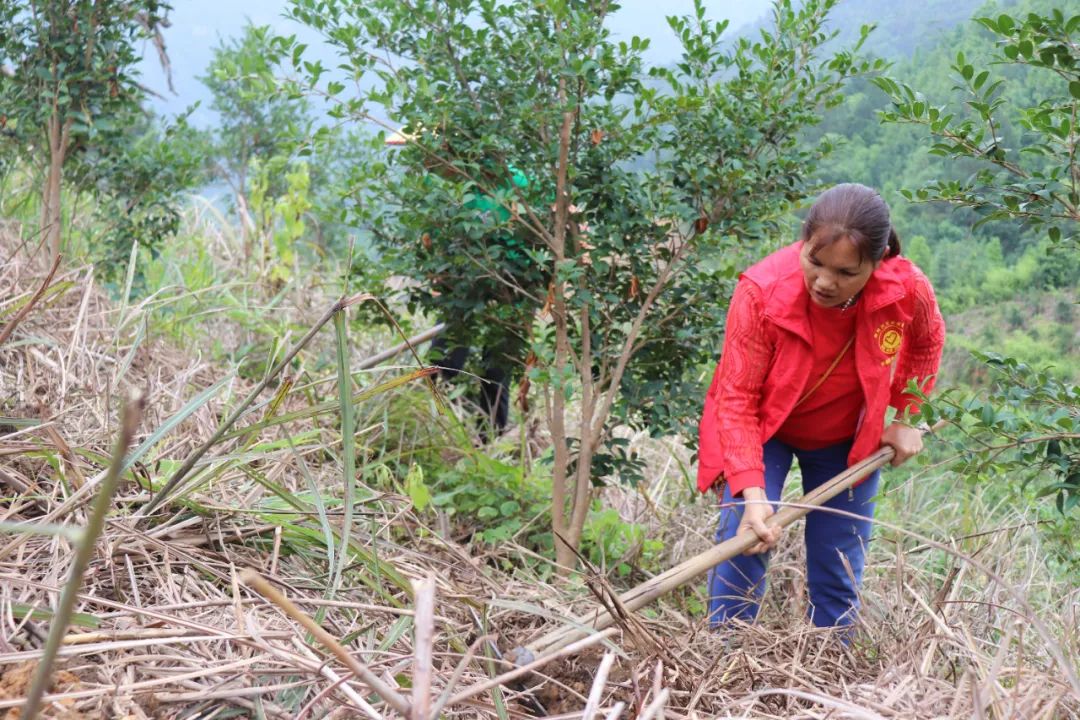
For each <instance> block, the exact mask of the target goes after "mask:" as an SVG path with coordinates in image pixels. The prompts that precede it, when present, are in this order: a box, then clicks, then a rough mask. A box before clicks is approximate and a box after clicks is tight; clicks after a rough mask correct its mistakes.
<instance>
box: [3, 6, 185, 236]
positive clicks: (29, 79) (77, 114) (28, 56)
mask: <svg viewBox="0 0 1080 720" xmlns="http://www.w3.org/2000/svg"><path fill="white" fill-rule="evenodd" d="M168 9H169V6H168V5H167V4H165V3H164V2H160V1H159V0H43V1H41V2H38V1H37V0H26V1H23V2H20V1H16V2H6V3H3V4H0V27H3V28H4V32H3V33H0V65H8V66H9V70H10V72H9V73H4V74H0V107H3V108H4V126H5V129H6V130H8V131H10V132H11V134H12V135H13V136H14V139H15V141H16V142H18V143H19V144H20V148H21V149H22V150H23V152H24V154H25V155H27V156H28V157H29V158H30V160H31V163H32V164H33V165H34V166H36V167H40V168H41V169H42V175H43V179H42V188H41V233H42V239H43V240H44V241H45V242H46V244H47V247H48V248H49V251H50V252H51V254H52V255H53V256H54V257H55V256H57V255H59V253H60V245H61V234H60V233H61V189H62V186H63V176H64V168H65V165H66V164H67V163H68V161H69V160H70V159H71V158H72V157H74V156H78V155H80V154H82V153H83V152H84V151H85V150H86V149H87V148H88V147H89V146H91V145H94V146H97V147H99V148H106V147H108V146H109V145H110V143H111V142H113V141H114V140H115V139H116V137H117V135H118V134H119V133H121V132H122V130H123V123H124V120H125V119H128V118H130V117H131V114H132V113H134V112H138V111H139V108H140V106H141V103H142V100H143V99H144V96H145V90H144V89H143V88H142V86H140V85H139V83H138V82H137V71H136V65H137V63H138V61H139V59H140V55H139V53H137V52H136V50H135V47H136V43H138V42H139V41H141V40H146V39H149V40H152V41H154V42H155V43H156V44H157V46H158V48H159V50H160V51H161V52H162V59H163V62H164V43H163V42H162V40H161V35H160V33H159V28H160V26H161V25H162V21H163V19H164V14H165V13H166V12H167V11H168Z"/></svg>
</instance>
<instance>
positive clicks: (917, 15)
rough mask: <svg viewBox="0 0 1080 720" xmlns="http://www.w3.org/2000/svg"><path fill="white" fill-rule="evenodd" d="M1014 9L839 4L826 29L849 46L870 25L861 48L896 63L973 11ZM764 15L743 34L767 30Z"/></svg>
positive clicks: (880, 1) (878, 1)
mask: <svg viewBox="0 0 1080 720" xmlns="http://www.w3.org/2000/svg"><path fill="white" fill-rule="evenodd" d="M1012 5H1015V0H1002V2H986V0H889V1H885V0H841V1H840V2H839V3H837V5H836V7H835V8H833V10H832V11H831V12H830V13H829V23H828V24H829V27H830V29H832V30H836V31H838V35H837V37H836V39H835V40H834V41H833V42H834V43H835V44H836V46H837V47H842V46H850V45H851V44H852V43H854V42H855V41H856V40H858V39H859V29H860V28H861V27H862V26H863V25H867V24H870V23H874V24H876V25H877V29H876V30H875V31H874V33H873V34H872V35H871V36H870V40H869V41H868V42H867V44H866V46H865V47H864V50H865V52H867V53H868V54H871V55H875V56H877V57H883V58H887V59H889V60H897V59H900V58H907V57H911V56H912V55H913V54H914V53H915V51H916V50H920V49H923V48H927V47H932V46H934V45H936V44H937V43H938V42H939V41H940V40H941V39H942V38H943V37H945V35H946V33H948V31H950V30H952V29H953V28H955V27H956V26H958V25H961V24H962V23H964V22H966V21H967V20H968V19H969V18H971V16H972V15H975V14H976V12H977V11H979V10H980V9H981V10H984V11H986V12H991V11H992V10H993V9H994V8H1007V7H1010V6H1012ZM771 25H772V19H771V17H770V16H769V15H766V16H765V17H763V18H762V19H761V20H759V21H758V22H757V23H755V24H753V25H750V26H748V27H747V29H746V30H745V31H744V34H746V35H751V36H753V35H756V34H757V31H758V30H759V29H761V28H763V27H770V26H771Z"/></svg>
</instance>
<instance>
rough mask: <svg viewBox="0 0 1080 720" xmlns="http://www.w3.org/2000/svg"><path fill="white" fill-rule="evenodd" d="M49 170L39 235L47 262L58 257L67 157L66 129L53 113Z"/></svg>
mask: <svg viewBox="0 0 1080 720" xmlns="http://www.w3.org/2000/svg"><path fill="white" fill-rule="evenodd" d="M48 136H49V169H48V172H47V173H46V176H45V183H44V185H43V186H42V189H41V234H42V239H43V240H44V241H45V243H46V245H47V246H48V248H49V262H50V263H51V262H54V261H55V260H56V258H57V257H58V256H59V255H60V249H61V248H60V238H61V235H60V230H61V225H60V221H61V206H60V201H61V198H60V187H61V185H60V181H61V180H62V178H63V169H64V158H65V156H66V155H67V142H68V127H67V124H66V123H64V124H63V125H61V122H60V118H59V116H58V115H57V114H56V112H55V111H54V113H53V116H52V117H50V118H49V124H48Z"/></svg>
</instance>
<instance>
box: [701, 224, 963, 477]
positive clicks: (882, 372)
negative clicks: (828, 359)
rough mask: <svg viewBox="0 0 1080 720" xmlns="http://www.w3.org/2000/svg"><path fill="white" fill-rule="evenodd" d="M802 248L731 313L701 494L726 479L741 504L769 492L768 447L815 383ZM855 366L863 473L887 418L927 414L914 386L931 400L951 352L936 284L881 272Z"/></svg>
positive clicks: (748, 287)
mask: <svg viewBox="0 0 1080 720" xmlns="http://www.w3.org/2000/svg"><path fill="white" fill-rule="evenodd" d="M799 247H800V243H799V242H796V243H794V244H793V245H789V246H788V247H786V248H783V249H782V250H779V251H777V252H775V253H773V254H772V255H769V256H768V257H766V258H765V259H764V260H762V261H761V262H759V263H757V264H756V265H754V266H753V267H751V268H750V269H749V270H747V271H746V272H745V273H743V274H742V275H741V277H740V281H739V284H738V286H737V287H736V288H735V294H734V296H733V297H732V299H731V306H730V308H729V309H728V316H727V329H726V334H725V340H724V352H723V354H722V356H721V358H720V363H719V364H718V365H717V367H716V372H715V373H714V375H713V380H712V385H711V386H710V387H709V392H708V394H707V395H706V397H705V411H704V413H703V414H702V417H701V424H700V426H699V434H700V446H699V450H698V488H699V489H700V490H701V491H702V492H704V491H706V490H708V489H709V487H711V486H712V484H713V483H714V482H716V479H717V478H718V477H720V475H721V474H723V475H724V477H725V478H726V480H727V482H728V484H729V485H730V487H731V493H732V495H738V494H739V493H741V492H742V491H743V489H745V488H747V487H755V486H756V487H765V481H764V465H763V463H762V450H761V446H762V445H763V444H764V443H765V442H766V441H767V440H769V438H771V437H772V436H773V435H774V434H775V433H776V431H777V430H778V429H779V428H780V426H781V425H783V423H784V420H785V419H786V418H787V417H788V415H789V414H790V413H791V411H792V409H793V408H794V406H795V403H796V402H797V401H798V399H799V397H800V396H801V395H802V393H803V392H804V391H805V390H807V389H808V388H809V387H810V384H811V383H812V382H814V381H816V378H814V379H811V378H810V377H809V374H810V365H811V363H812V361H813V356H812V351H811V347H810V343H811V342H812V340H813V338H812V335H811V329H810V323H809V320H808V318H807V303H809V302H812V301H811V299H810V296H809V294H808V293H807V291H806V286H805V284H804V281H803V274H802V269H801V267H800V265H799ZM855 310H856V311H857V312H858V316H857V319H856V322H855V364H856V368H857V371H858V374H859V383H860V385H862V390H863V396H864V398H865V403H866V406H865V409H864V412H863V415H862V419H861V420H860V423H859V427H858V430H857V431H856V434H855V441H854V444H853V445H852V448H851V452H850V454H849V455H848V464H849V465H850V464H854V463H857V462H859V461H860V460H863V459H865V458H866V457H868V456H870V455H871V454H873V453H874V452H875V451H876V450H877V449H878V448H879V447H880V446H881V433H882V432H883V431H884V428H885V409H886V407H887V406H888V405H892V406H893V407H895V408H897V409H898V410H904V409H906V408H908V407H910V408H913V409H917V408H918V400H917V399H916V398H915V397H913V396H911V395H908V394H906V393H905V392H904V389H905V388H906V387H907V384H908V381H909V380H911V379H916V380H918V381H920V382H921V385H920V387H921V389H922V390H923V392H930V390H931V389H932V388H933V385H934V379H935V376H936V375H937V371H938V364H939V362H940V360H941V351H942V348H943V347H944V345H945V322H944V321H943V320H942V318H941V312H940V311H939V310H938V306H937V300H936V299H935V298H934V291H933V288H931V287H930V281H929V280H927V278H926V276H925V275H923V273H922V271H920V270H919V269H918V268H917V267H916V266H915V265H914V264H913V263H912V262H911V261H909V260H907V259H906V258H903V257H894V258H889V259H886V260H884V261H882V263H881V265H879V266H878V267H877V269H876V270H874V273H873V274H872V275H871V276H870V280H869V281H868V282H867V283H866V287H864V288H863V291H862V295H860V297H859V302H858V303H857V304H856V305H855Z"/></svg>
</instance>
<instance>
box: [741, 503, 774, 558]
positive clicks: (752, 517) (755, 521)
mask: <svg viewBox="0 0 1080 720" xmlns="http://www.w3.org/2000/svg"><path fill="white" fill-rule="evenodd" d="M742 497H743V500H744V501H745V502H744V503H743V514H742V520H740V521H739V527H738V530H737V531H736V534H737V535H740V534H742V533H743V532H744V531H746V530H753V531H754V532H755V533H757V536H758V538H759V539H760V542H758V543H757V544H755V545H752V546H751V547H750V549H748V550H747V551H746V552H744V553H743V555H757V554H758V553H763V552H766V551H768V550H771V549H772V547H773V546H774V545H776V542H777V541H778V540H779V539H780V530H781V528H779V527H773V526H769V525H766V524H765V521H766V520H768V519H769V516H770V515H772V514H773V507H772V503H770V502H769V499H768V498H767V497H766V496H765V489H764V488H759V487H748V488H746V489H745V490H743V491H742Z"/></svg>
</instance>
